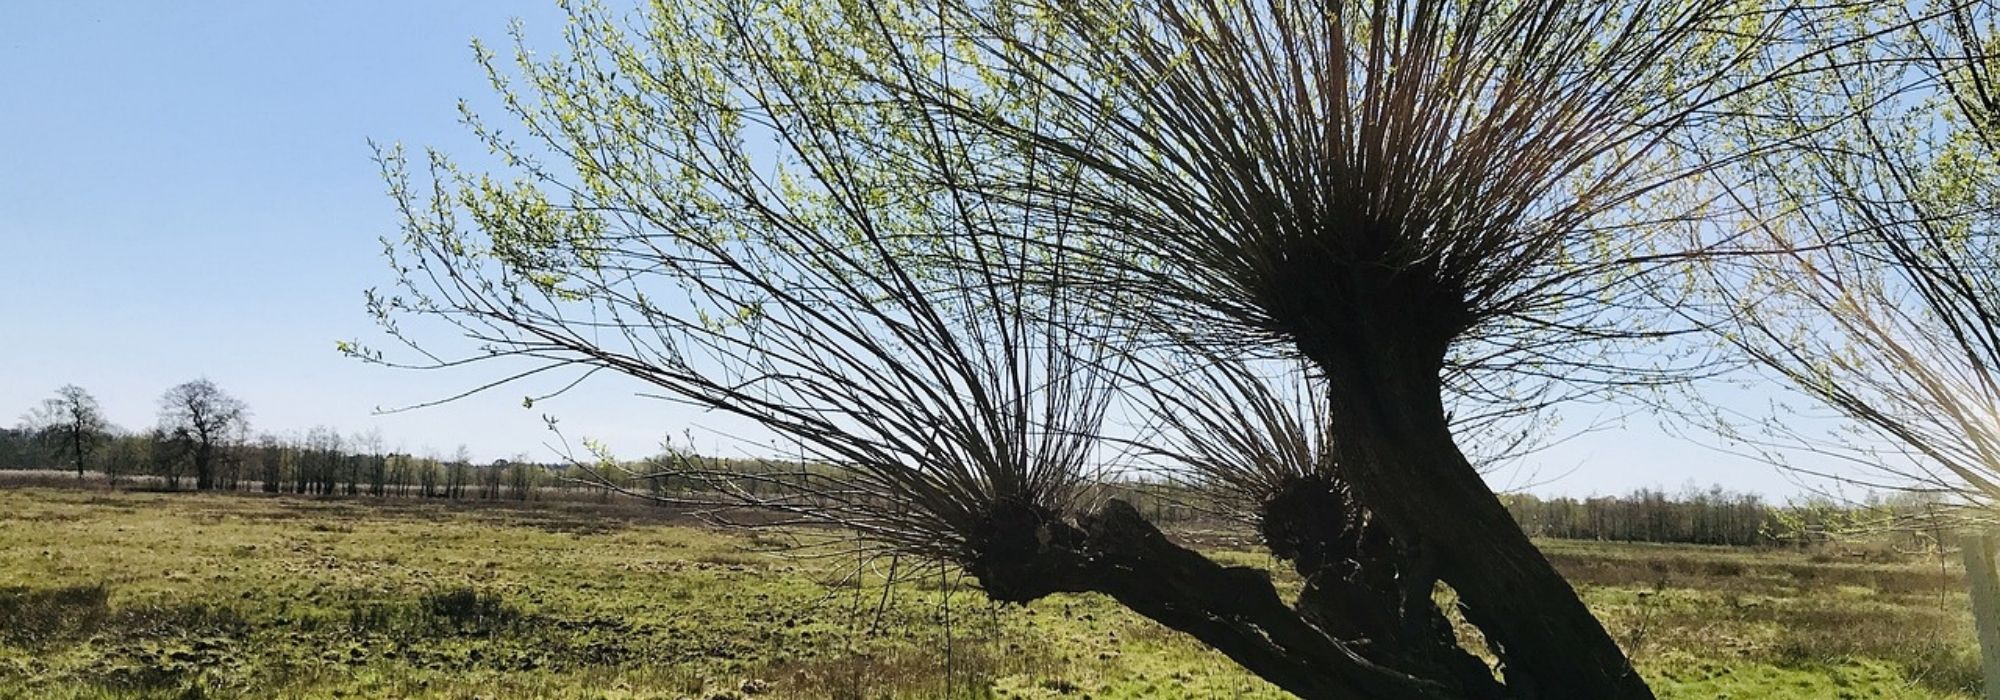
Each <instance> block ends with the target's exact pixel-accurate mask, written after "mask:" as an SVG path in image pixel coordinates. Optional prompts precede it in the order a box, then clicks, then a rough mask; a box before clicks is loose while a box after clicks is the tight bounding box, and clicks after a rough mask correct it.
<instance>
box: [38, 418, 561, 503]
mask: <svg viewBox="0 0 2000 700" xmlns="http://www.w3.org/2000/svg"><path fill="white" fill-rule="evenodd" d="M189 441H190V439H189V438H188V437H187V436H185V435H177V434H173V433H167V432H163V431H157V430H156V431H148V432H144V433H113V434H107V435H103V436H100V437H99V438H98V442H99V443H100V447H99V448H98V449H97V450H95V451H94V452H92V453H91V455H90V457H89V459H88V463H89V467H90V468H91V469H92V470H93V471H96V472H99V473H101V474H103V475H104V478H106V479H109V480H110V481H111V483H113V484H119V483H122V482H133V483H135V484H139V485H144V486H153V487H157V488H164V489H168V490H178V489H182V488H195V487H197V486H198V484H199V482H198V481H197V480H196V479H195V478H194V474H193V473H192V472H193V469H194V459H193V457H194V454H193V453H194V450H195V446H194V445H192V444H189ZM48 453H49V450H48V449H46V448H45V446H44V445H43V441H41V440H37V439H36V436H35V435H34V433H32V432H30V431H27V430H18V429H8V428H0V469H10V470H22V469H59V468H61V465H60V464H57V463H55V462H53V461H52V460H51V459H50V457H49V454H48ZM212 461H213V465H212V467H211V469H212V471H213V474H212V483H211V487H210V488H212V489H214V490H222V491H264V492H268V493H298V494H312V495H348V496H356V495H364V494H365V495H370V496H414V497H428V498H479V499H515V500H528V499H532V498H539V497H541V496H542V495H543V494H544V493H546V492H548V491H550V490H554V491H556V492H557V493H566V492H571V491H589V492H595V491H597V490H598V489H594V488H591V487H588V486H586V485H581V484H576V483H574V482H573V481H572V480H565V479H562V478H559V477H560V476H561V474H562V472H563V471H565V470H564V469H562V468H561V467H560V466H553V465H545V464H537V463H532V462H527V461H520V460H497V461H494V462H491V463H487V464H475V463H474V462H473V461H472V460H471V458H470V457H468V456H467V455H466V453H465V451H464V450H463V449H460V450H459V454H458V456H457V457H455V458H451V459H446V458H440V457H435V456H417V455H409V454H401V453H395V452H385V451H383V450H381V449H379V441H377V440H374V439H372V438H369V437H367V436H343V435H341V434H340V433H339V432H337V431H334V430H331V429H326V428H316V429H313V430H311V431H308V432H306V433H305V434H304V435H303V436H292V437H281V436H276V435H262V436H258V437H256V438H253V439H249V440H240V441H232V442H226V443H223V444H220V445H218V446H216V447H215V448H214V455H213V458H212Z"/></svg>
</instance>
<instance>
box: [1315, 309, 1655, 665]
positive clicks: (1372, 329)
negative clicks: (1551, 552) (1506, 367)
mask: <svg viewBox="0 0 2000 700" xmlns="http://www.w3.org/2000/svg"><path fill="white" fill-rule="evenodd" d="M1360 298H1362V299H1370V298H1373V299H1393V298H1396V297H1394V296H1389V295H1364V296H1361V297H1360ZM1424 298H1425V297H1424V296H1419V295H1408V296H1403V297H1402V299H1403V300H1404V301H1403V302H1402V303H1391V304H1357V305H1354V306H1350V307H1348V311H1349V312H1350V313H1348V314H1345V315H1343V316H1342V317H1340V318H1341V320H1343V321H1345V323H1343V324H1341V325H1340V326H1338V327H1328V326H1320V327H1319V328H1318V329H1317V330H1319V331H1320V332H1317V333H1313V334H1309V335H1302V336H1301V342H1300V349H1301V350H1302V351H1304V352H1305V353H1306V355H1307V357H1308V358H1309V359H1311V360H1312V361H1313V362H1314V363H1315V364H1316V365H1318V367H1319V368H1320V369H1321V370H1322V371H1324V372H1326V375H1327V378H1328V383H1329V385H1330V387H1331V388H1330V392H1331V396H1332V401H1331V405H1330V410H1329V413H1330V414H1331V417H1332V420H1333V423H1334V444H1335V445H1336V449H1337V450H1339V456H1340V463H1341V470H1342V476H1343V477H1345V478H1346V479H1347V481H1348V482H1349V484H1350V486H1351V487H1352V488H1353V489H1354V493H1355V497H1356V500H1357V501H1359V502H1360V503H1361V504H1362V505H1364V506H1366V507H1367V508H1368V509H1369V510H1370V511H1371V512H1372V513H1373V514H1374V516H1375V518H1377V519H1379V520H1380V521H1381V522H1382V523H1383V524H1385V525H1386V526H1387V527H1388V528H1389V530H1390V533H1391V534H1392V535H1394V537H1395V538H1396V539H1397V540H1398V541H1399V542H1401V543H1403V545H1404V546H1405V547H1407V548H1409V550H1410V551H1412V552H1414V553H1416V554H1415V557H1416V559H1417V560H1419V561H1422V562H1424V563H1425V564H1427V565H1428V566H1430V567H1434V569H1433V570H1434V572H1435V574H1436V576H1437V578H1438V580H1442V581H1443V582H1445V583H1446V584H1449V585H1450V586H1451V587H1452V589H1453V590H1455V591H1457V593H1458V596H1459V599H1460V601H1461V602H1462V604H1463V605H1464V608H1465V617H1466V620H1467V621H1468V622H1470V623H1472V624H1473V625H1474V626H1476V627H1478V628H1479V629H1480V631H1481V632H1482V633H1484V635H1485V636H1486V639H1487V641H1488V642H1489V644H1490V645H1491V646H1492V648H1493V649H1492V650H1493V652H1494V654H1495V655H1496V656H1497V657H1499V659H1500V661H1501V664H1502V671H1503V673H1504V675H1505V682H1506V685H1507V688H1508V693H1509V694H1510V695H1512V696H1514V697H1533V698H1590V699H1593V700H1595V699H1599V698H1651V697H1653V695H1652V691H1651V690H1650V689H1648V688H1647V686H1646V684H1645V681H1644V680H1643V679H1641V678H1640V677H1639V675H1638V674H1637V673H1636V672H1635V671H1634V670H1633V668H1632V664H1631V662H1630V661H1629V660H1628V659H1626V657H1625V654H1624V652H1623V651H1622V650H1620V649H1619V648H1618V644H1617V643H1616V642H1615V641H1613V640H1612V638H1611V635H1610V634H1609V633H1607V632H1606V631H1605V630H1604V626H1603V625H1602V624H1599V622H1598V621H1597V618H1596V617H1595V616H1594V615H1592V614H1591V612H1590V610H1589V609H1588V608H1586V607H1584V605H1583V601H1582V599H1580V598H1579V597H1577V594H1576V591H1575V589H1573V588H1571V587H1570V585H1569V583H1568V582H1567V581H1565V580H1564V579H1563V577H1562V575H1561V574H1559V573H1557V572H1556V570H1555V567H1554V566H1552V565H1551V564H1550V563H1549V561H1548V559H1547V558H1546V557H1544V556H1543V555H1542V553H1541V551H1540V550H1538V549H1536V548H1535V546H1534V544H1533V543H1532V542H1530V541H1529V540H1528V537H1527V534H1526V533H1525V532H1523V531H1522V530H1521V528H1520V526H1519V525H1518V524H1516V523H1515V522H1514V519H1513V517H1512V516H1511V515H1510V514H1508V512H1507V509H1506V507H1505V506H1504V505H1503V504H1501V503H1500V500H1499V499H1498V498H1496V497H1495V496H1494V495H1493V492H1492V490H1491V489H1490V488H1489V487H1487V485H1486V483H1485V481H1484V480H1483V479H1481V478H1480V476H1479V473H1478V472H1477V471H1475V470H1474V469H1473V468H1472V465H1471V463H1470V462H1469V461H1468V460H1467V459H1466V458H1465V456H1464V454H1463V453H1461V452H1460V451H1459V449H1458V446H1457V444H1456V443H1455V442H1454V441H1453V439H1452V435H1451V429H1450V423H1449V419H1448V418H1447V416H1446V413H1445V410H1444V405H1443V400H1442V394H1441V390H1442V386H1441V383H1440V380H1439V372H1440V369H1441V368H1442V367H1443V360H1444V354H1445V349H1446V346H1447V342H1445V341H1444V340H1440V339H1439V338H1440V337H1441V335H1442V336H1443V337H1446V338H1448V334H1439V333H1427V332H1424V330H1423V329H1412V328H1411V327H1410V326H1409V325H1408V322H1407V319H1409V318H1411V315H1410V314H1408V313H1407V311H1409V309H1407V308H1406V307H1405V304H1417V303H1421V300H1422V299H1424ZM1356 307H1361V308H1360V310H1359V311H1356V310H1355V309H1356ZM1421 315H1422V314H1417V316H1421Z"/></svg>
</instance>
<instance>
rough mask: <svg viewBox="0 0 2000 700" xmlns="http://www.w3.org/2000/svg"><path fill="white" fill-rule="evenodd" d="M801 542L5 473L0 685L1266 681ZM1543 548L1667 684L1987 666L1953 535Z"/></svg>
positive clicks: (1150, 684)
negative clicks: (1862, 546) (1841, 547)
mask: <svg viewBox="0 0 2000 700" xmlns="http://www.w3.org/2000/svg"><path fill="white" fill-rule="evenodd" d="M1187 534H1188V535H1189V536H1190V537H1191V538H1192V539H1194V540H1195V541H1198V542H1201V543H1203V544H1204V546H1207V547H1210V548H1212V549H1213V550H1214V552H1215V555H1216V556H1218V557H1220V558H1225V559H1228V560H1230V561H1231V562H1232V563H1240V564H1249V565H1257V566H1265V567H1277V563H1276V562H1273V561H1272V560H1271V559H1270V558H1269V557H1267V556H1262V555H1257V554H1251V553H1248V552H1247V551H1244V550H1247V549H1249V548H1248V547H1247V546H1244V545H1245V543H1243V542H1242V541H1241V540H1240V539H1238V538H1237V537H1236V536H1234V535H1231V534H1230V533H1216V532H1208V533H1187ZM804 536H805V537H813V538H823V537H826V536H827V533H807V534H806V535H804ZM796 544H797V541H796V540H794V539H792V538H789V537H785V536H782V533H759V534H748V533H742V532H730V531H718V530H713V529H709V528H705V527H701V526H699V525H697V524H695V523H692V522H684V521H677V520H675V519H673V518H672V517H669V516H668V515H666V514H664V513H663V512H662V511H661V510H659V509H654V508H647V507H643V506H637V505H630V504H628V505H622V506H621V505H606V506H597V505H590V504H582V503H526V504H503V503H454V504H443V503H437V502H430V501H423V500H415V499H403V500H369V499H348V500H324V499H311V498H299V497H268V496H262V495H244V494H234V495H196V494H153V493H130V492H108V491H90V490H80V489H48V488H10V489H0V698H11V697H24V698H27V697H32V698H43V697H52V698H79V697H236V696H253V697H262V696H272V695H282V696H306V697H338V696H348V697H465V698H471V697H526V696H536V697H575V698H700V699H710V698H734V697H758V698H762V697H770V698H938V697H965V698H984V697H1005V698H1017V697H1019V698H1058V697H1076V698H1082V697H1086V696H1087V697H1091V698H1097V699H1099V700H1105V699H1110V698H1140V697H1148V698H1150V697H1164V698H1172V697H1188V698H1234V697H1283V694H1281V693H1279V692H1277V691H1276V690H1275V689H1273V688H1271V687H1270V686H1268V685H1265V684H1263V683H1262V682H1260V681H1257V680H1255V679H1253V678H1251V677H1249V676H1247V675H1246V674H1244V673H1242V672H1241V671H1239V670H1237V669H1236V668H1235V667H1234V666H1233V665H1232V664H1231V663H1229V662H1228V660H1227V659H1224V658H1221V657H1220V656H1218V655H1216V654H1214V653H1213V652H1210V651H1207V650H1205V649H1203V648H1202V647H1200V646H1199V645H1197V644H1194V643H1192V642H1190V641H1188V640H1186V639H1183V638H1181V637H1180V636H1179V635H1177V634H1176V633H1173V632H1170V631H1167V630H1165V629H1163V628H1160V627H1158V626H1157V625H1154V624H1152V623H1150V622H1149V621H1146V620H1144V619H1142V618H1139V617H1137V616H1134V615H1132V614H1130V613H1127V612H1125V611H1123V610H1122V609H1120V608H1119V607H1118V606H1117V605H1116V604H1115V603H1112V602H1110V601H1109V600H1107V599H1104V598H1101V597H1095V596H1081V597H1059V598H1053V599H1049V600H1044V601H1041V602H1039V603H1037V604H1035V605H1033V606H1030V607H1026V608H1010V607H994V606H991V605H989V604H987V603H986V602H985V600H984V599H983V598H982V597H981V596H980V595H979V594H978V592H977V591H976V589H974V588H973V587H972V586H971V585H970V582H969V581H959V580H956V579H954V578H952V577H950V576H945V575H940V574H935V573H933V574H928V575H925V576H923V577H921V578H919V579H917V580H913V581H907V582H904V583H902V584H899V585H897V586H896V587H894V588H892V589H885V588H884V587H883V586H882V585H881V583H882V577H883V575H885V574H887V573H888V572H889V571H890V570H891V568H892V562H891V561H889V560H879V561H875V562H869V563H868V566H866V567H864V576H863V577H862V578H861V580H860V581H858V582H857V581H856V580H855V577H853V576H852V575H851V574H852V573H853V572H854V570H855V569H856V564H857V562H856V561H855V560H854V558H853V557H851V556H837V555H834V554H832V553H834V552H837V550H834V549H825V548H820V549H809V550H803V551H800V550H795V549H793V547H794V546H795V545H796ZM1543 546H1544V549H1545V551H1548V552H1549V554H1550V556H1551V557H1552V558H1553V559H1554V560H1555V562H1556V564H1557V566H1558V567H1559V568H1561V569H1562V570H1563V572H1564V573H1565V574H1566V575H1568V576H1569V577H1570V579H1571V581H1572V582H1574V583H1575V584H1576V585H1577V586H1578V587H1579V589H1581V591H1582V592H1583V595H1584V598H1585V600H1586V602H1588V603H1589V604H1590V605H1591V607H1592V608H1593V609H1595V610H1596V611H1597V612H1598V613H1599V615H1600V616H1601V617H1602V618H1603V620H1604V621H1605V624H1606V625H1607V626H1608V627H1609V628H1610V629H1611V631H1612V633H1613V634H1614V635H1615V636H1617V637H1618V639H1619V640H1620V641H1621V642H1622V643H1623V644H1624V645H1625V647H1626V649H1627V650H1628V651H1630V652H1631V653H1633V655H1634V656H1635V658H1636V659H1637V661H1638V663H1639V665H1640V667H1641V670H1642V672H1643V673H1645V674H1646V676H1647V677H1648V678H1649V679H1651V680H1652V681H1653V683H1654V687H1655V689H1656V690H1657V691H1658V692H1659V693H1660V695H1661V696H1662V697H1667V698H1717V697H1731V698H1766V697H1779V698H1783V697H1790V698H1877V697H1880V698H1951V697H1971V693H1972V691H1975V690H1976V689H1977V686H1978V683H1979V678H1978V667H1977V654H1976V642H1975V641H1974V639H1973V637H1972V628H1971V622H1970V615H1969V613H1968V612H1967V602H1966V598H1965V593H1964V583H1963V580H1962V577H1961V573H1960V572H1959V571H1958V568H1957V566H1956V564H1955V563H1953V562H1951V561H1950V558H1949V557H1947V558H1944V559H1940V558H1938V557H1936V556H1896V555H1893V554H1885V553H1882V552H1875V553H1871V554H1868V555H1866V556H1861V555H1858V554H1857V555H1850V554H1849V553H1841V552H1833V551H1830V550H1827V551H1814V552H1804V551H1776V550H1752V549H1738V548H1722V547H1699V546H1673V545H1640V544H1608V543H1596V542H1573V541H1547V542H1544V543H1543ZM893 567H894V568H895V570H896V571H899V572H908V571H909V570H910V569H909V563H908V562H900V563H894V564H893ZM1279 568H1281V567H1279ZM1278 578H1279V580H1280V582H1281V584H1288V585H1293V586H1295V585H1296V582H1295V581H1289V580H1287V576H1286V575H1285V574H1284V573H1283V572H1280V573H1279V574H1278Z"/></svg>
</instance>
